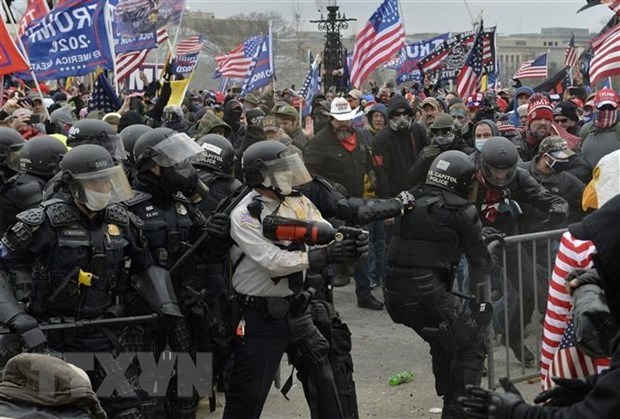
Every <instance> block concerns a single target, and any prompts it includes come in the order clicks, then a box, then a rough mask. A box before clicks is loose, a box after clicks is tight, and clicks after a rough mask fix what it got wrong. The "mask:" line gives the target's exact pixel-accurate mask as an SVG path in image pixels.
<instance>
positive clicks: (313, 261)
mask: <svg viewBox="0 0 620 419" xmlns="http://www.w3.org/2000/svg"><path fill="white" fill-rule="evenodd" d="M358 241H359V240H358ZM358 241H356V240H349V239H347V240H341V241H333V242H331V243H330V244H328V245H327V246H326V247H320V248H318V249H311V250H310V251H309V252H308V263H309V264H310V268H312V269H314V270H315V271H318V272H320V271H322V270H323V269H325V268H326V267H327V265H329V264H330V263H340V262H351V261H354V260H355V256H356V254H357V242H358ZM367 250H368V238H366V251H367Z"/></svg>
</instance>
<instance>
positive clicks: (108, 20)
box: [103, 1, 120, 97]
mask: <svg viewBox="0 0 620 419" xmlns="http://www.w3.org/2000/svg"><path fill="white" fill-rule="evenodd" d="M103 7H105V9H104V10H105V13H104V19H106V25H105V26H106V30H107V32H108V34H107V35H108V44H110V52H111V53H112V68H113V70H114V90H115V91H116V96H118V97H120V94H119V90H118V67H117V65H116V48H115V47H114V37H113V36H112V34H113V33H114V32H113V29H112V10H111V9H110V4H109V3H108V2H107V1H106V2H105V5H104V6H103Z"/></svg>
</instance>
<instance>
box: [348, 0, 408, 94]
mask: <svg viewBox="0 0 620 419" xmlns="http://www.w3.org/2000/svg"><path fill="white" fill-rule="evenodd" d="M403 46H405V27H404V25H403V21H402V20H401V18H400V13H399V11H398V0H384V1H383V3H382V4H381V6H379V8H378V9H377V10H376V11H375V12H374V13H373V14H372V16H370V19H369V20H368V22H367V23H366V25H365V26H364V27H363V28H362V30H361V31H360V32H359V33H358V34H357V38H356V39H355V50H354V53H353V63H352V65H351V84H352V85H353V86H355V87H360V86H361V85H362V83H364V81H365V80H366V79H367V78H368V76H369V75H370V73H372V71H373V70H374V69H375V68H377V67H378V66H379V65H380V64H382V63H385V62H387V61H389V60H390V58H392V57H393V56H394V54H396V53H398V51H400V49H401V48H402V47H403Z"/></svg>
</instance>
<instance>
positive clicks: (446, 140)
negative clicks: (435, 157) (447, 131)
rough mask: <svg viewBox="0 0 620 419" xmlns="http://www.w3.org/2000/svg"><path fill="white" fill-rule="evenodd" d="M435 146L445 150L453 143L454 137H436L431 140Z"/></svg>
mask: <svg viewBox="0 0 620 419" xmlns="http://www.w3.org/2000/svg"><path fill="white" fill-rule="evenodd" d="M433 141H434V142H435V144H437V145H438V146H439V147H441V148H446V147H448V146H450V144H452V142H453V141H454V135H437V136H435V137H434V138H433Z"/></svg>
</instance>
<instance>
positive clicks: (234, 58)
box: [215, 35, 263, 79]
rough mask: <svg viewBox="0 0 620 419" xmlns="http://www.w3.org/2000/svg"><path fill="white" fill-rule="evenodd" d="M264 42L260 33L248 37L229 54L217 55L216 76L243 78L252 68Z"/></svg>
mask: <svg viewBox="0 0 620 419" xmlns="http://www.w3.org/2000/svg"><path fill="white" fill-rule="evenodd" d="M262 42H263V37H262V36H260V35H256V36H253V37H251V38H249V39H246V40H245V41H244V42H243V43H242V44H239V45H238V46H237V47H236V48H235V49H233V50H232V51H230V52H229V53H228V54H224V55H218V56H217V57H215V60H216V61H217V67H216V68H215V75H216V77H221V76H224V77H228V78H231V79H243V78H245V75H246V74H247V72H248V68H250V64H251V63H252V60H253V59H254V56H256V53H257V52H258V49H259V48H260V46H261V44H262Z"/></svg>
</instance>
